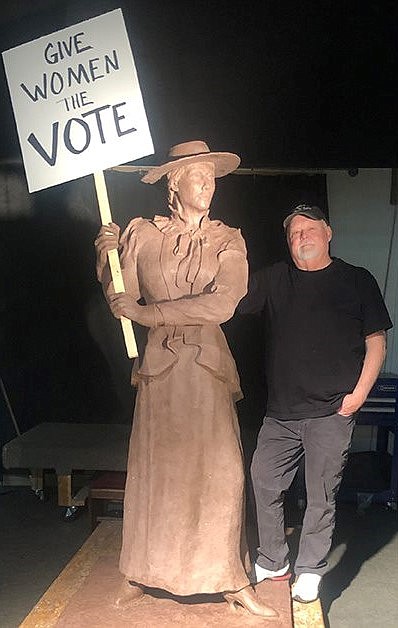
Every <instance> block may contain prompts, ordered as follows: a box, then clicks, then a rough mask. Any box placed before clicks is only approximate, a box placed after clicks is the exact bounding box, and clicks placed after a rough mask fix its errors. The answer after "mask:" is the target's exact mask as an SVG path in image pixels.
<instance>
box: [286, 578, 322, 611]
mask: <svg viewBox="0 0 398 628" xmlns="http://www.w3.org/2000/svg"><path fill="white" fill-rule="evenodd" d="M320 582H321V576H320V575H318V574H317V573H301V574H300V575H299V576H298V578H297V580H296V582H295V583H294V584H293V586H292V599H293V600H296V601H297V602H304V603H305V604H308V603H309V602H315V600H317V599H318V592H319V585H320Z"/></svg>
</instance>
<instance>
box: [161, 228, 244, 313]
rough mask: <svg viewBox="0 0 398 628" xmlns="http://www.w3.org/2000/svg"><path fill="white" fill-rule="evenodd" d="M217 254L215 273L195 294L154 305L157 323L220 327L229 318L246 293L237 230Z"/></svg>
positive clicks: (242, 244) (239, 237) (240, 236)
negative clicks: (218, 325)
mask: <svg viewBox="0 0 398 628" xmlns="http://www.w3.org/2000/svg"><path fill="white" fill-rule="evenodd" d="M231 232H232V233H231V238H230V239H229V240H228V242H227V243H226V244H225V246H223V247H222V249H221V250H220V251H219V253H218V256H217V258H218V264H219V266H218V270H217V273H216V275H215V277H214V279H213V281H212V282H211V283H210V284H209V285H208V286H206V288H205V289H204V291H203V292H202V293H201V294H198V295H192V296H188V297H183V298H181V299H177V300H175V301H165V302H161V303H156V305H155V307H156V310H157V311H156V320H157V324H161V325H162V324H163V325H206V324H214V323H216V324H220V323H223V322H225V321H227V320H228V319H229V318H231V317H232V316H233V314H234V312H235V308H236V306H237V304H238V303H239V301H240V300H241V299H242V297H243V296H244V295H245V294H246V291H247V277H248V267H247V260H246V246H245V242H244V239H243V237H242V235H241V233H240V231H239V230H237V229H234V230H231Z"/></svg>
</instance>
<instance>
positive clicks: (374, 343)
mask: <svg viewBox="0 0 398 628" xmlns="http://www.w3.org/2000/svg"><path fill="white" fill-rule="evenodd" d="M365 346H366V348H365V359H364V361H363V366H362V371H361V374H360V376H359V379H358V381H357V384H356V386H355V388H354V390H353V391H352V393H350V394H348V395H346V396H345V397H344V399H343V402H342V404H341V407H340V409H339V410H338V413H339V414H342V415H343V416H349V415H350V414H353V413H354V412H356V411H357V410H359V408H360V407H361V406H362V405H363V404H364V402H365V400H366V398H367V396H368V394H369V392H370V390H371V388H372V386H373V384H374V383H375V381H376V379H377V376H378V375H379V373H380V369H381V367H382V365H383V362H384V358H385V357H386V332H385V331H384V330H381V331H376V332H375V333H374V334H370V335H369V336H366V338H365Z"/></svg>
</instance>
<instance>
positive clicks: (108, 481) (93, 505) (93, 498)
mask: <svg viewBox="0 0 398 628" xmlns="http://www.w3.org/2000/svg"><path fill="white" fill-rule="evenodd" d="M126 475H127V474H126V472H123V471H106V472H105V473H101V475H99V476H98V477H96V478H94V479H93V480H92V481H91V482H90V487H89V491H88V511H89V515H90V522H91V530H94V528H95V527H96V526H97V524H98V523H99V520H98V516H99V513H100V512H103V510H104V508H103V507H104V505H105V504H106V502H109V501H114V502H123V499H124V487H125V484H126ZM101 502H102V505H101ZM103 518H104V517H102V519H103Z"/></svg>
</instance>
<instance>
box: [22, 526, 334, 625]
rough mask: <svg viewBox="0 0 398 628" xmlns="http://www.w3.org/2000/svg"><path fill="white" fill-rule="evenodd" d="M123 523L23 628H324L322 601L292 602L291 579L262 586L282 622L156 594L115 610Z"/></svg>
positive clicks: (215, 603)
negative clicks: (261, 627) (133, 627)
mask: <svg viewBox="0 0 398 628" xmlns="http://www.w3.org/2000/svg"><path fill="white" fill-rule="evenodd" d="M120 542H121V522H120V521H103V522H102V523H100V525H99V526H98V527H97V528H96V530H95V531H94V532H93V533H92V535H91V536H90V538H89V539H88V540H87V541H86V543H85V544H84V545H83V546H82V548H81V549H80V550H79V551H78V552H77V553H76V555H75V556H74V557H73V559H72V560H71V561H70V563H69V564H68V565H67V566H66V567H65V569H64V570H63V571H62V573H61V574H60V575H59V576H58V578H57V579H56V580H55V581H54V582H53V584H52V585H51V586H50V587H49V589H48V590H47V591H46V593H45V594H44V595H43V597H42V598H41V599H40V600H39V602H38V603H37V604H36V606H35V607H34V608H33V610H32V611H31V612H30V613H29V615H28V616H27V617H26V618H25V620H24V621H23V622H22V624H21V625H20V628H52V627H54V626H55V627H56V628H87V626H90V628H109V627H110V626H112V628H119V627H120V628H122V627H127V626H129V627H131V626H132V625H133V626H135V627H137V628H152V627H154V626H159V627H161V628H169V627H170V628H171V627H173V628H176V627H179V626H187V627H189V628H203V627H204V626H206V627H212V626H218V627H220V628H235V627H237V628H238V627H239V628H243V627H246V626H263V627H266V626H273V627H274V628H291V627H292V626H293V625H294V628H304V627H308V628H324V623H323V618H322V610H321V606H320V603H319V601H317V602H314V603H313V604H306V605H304V604H298V603H297V602H294V603H293V606H292V604H291V600H290V589H289V584H288V582H286V581H281V582H270V581H265V582H262V583H261V584H259V585H257V587H256V589H257V591H258V594H259V596H260V598H261V599H262V600H263V601H264V602H266V603H268V604H269V605H272V606H274V607H275V608H277V610H278V612H279V615H280V616H279V619H278V620H277V621H272V622H270V621H266V620H264V619H261V618H259V617H255V616H252V615H249V614H247V613H245V612H244V611H242V612H236V613H233V612H231V611H230V609H229V607H228V605H227V604H226V603H225V602H224V601H223V599H222V597H218V596H192V597H191V598H178V597H176V596H172V595H167V594H165V593H164V592H159V591H158V592H156V591H155V590H154V591H151V592H150V594H149V595H146V596H145V597H144V598H143V599H142V601H140V602H139V603H138V604H136V605H135V606H134V607H133V608H131V609H130V610H129V611H120V610H118V609H116V608H115V607H114V606H113V599H114V597H115V592H116V590H117V589H118V587H119V586H120V584H121V582H122V576H121V574H120V573H119V571H118V556H119V551H120Z"/></svg>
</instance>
